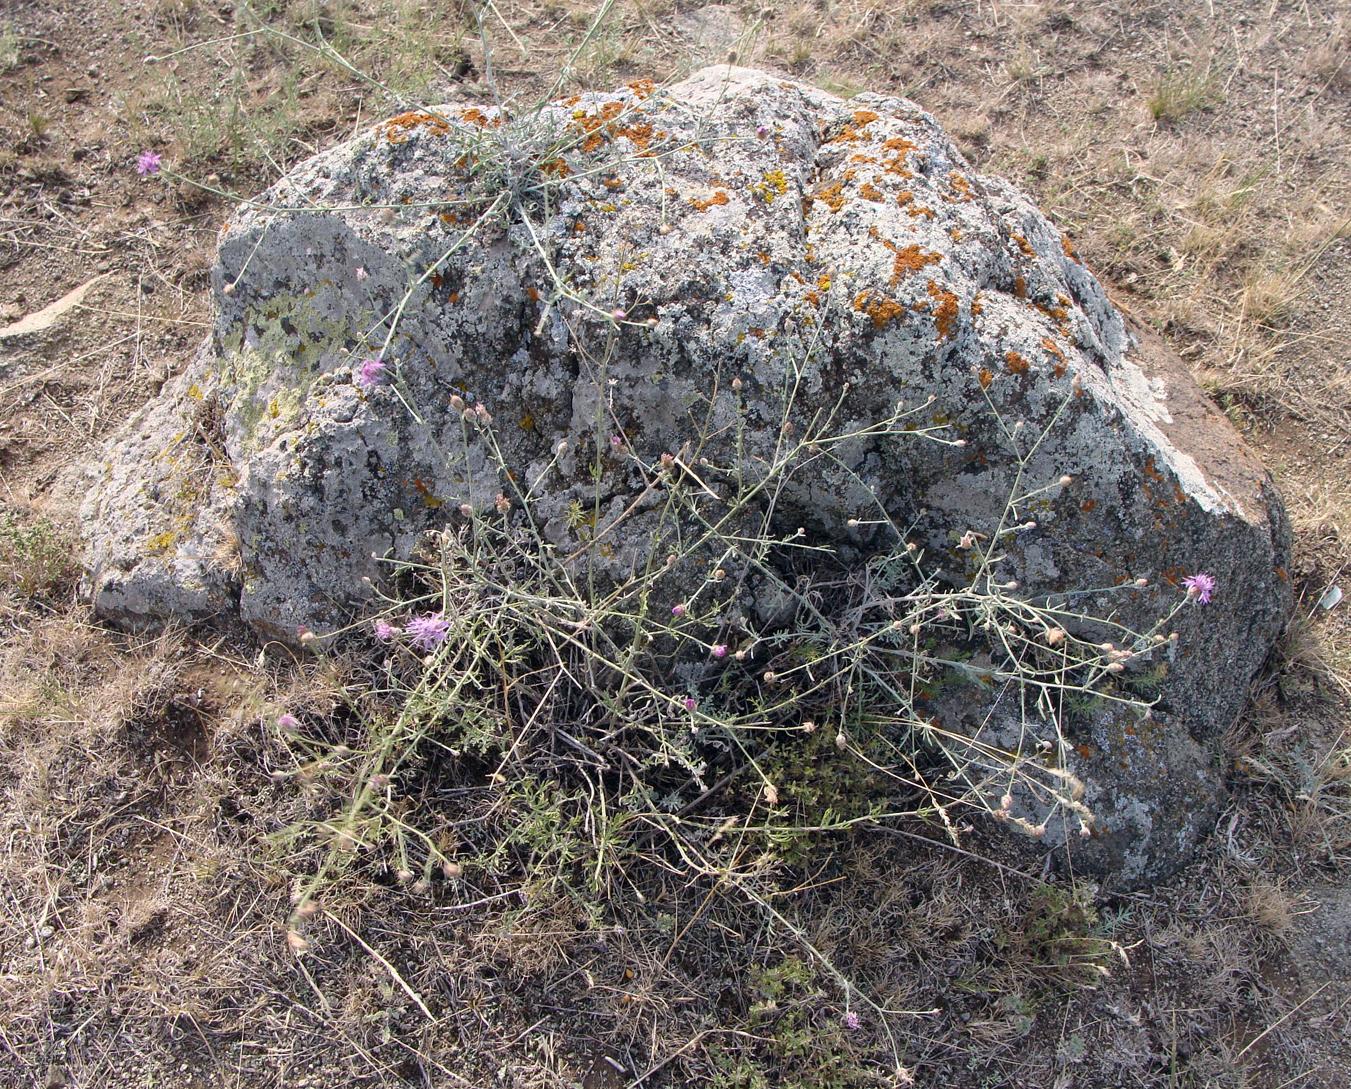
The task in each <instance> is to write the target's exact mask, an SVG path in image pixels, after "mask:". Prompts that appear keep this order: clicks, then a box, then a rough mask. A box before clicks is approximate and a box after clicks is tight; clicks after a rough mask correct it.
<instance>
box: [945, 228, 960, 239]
mask: <svg viewBox="0 0 1351 1089" xmlns="http://www.w3.org/2000/svg"><path fill="white" fill-rule="evenodd" d="M948 237H949V238H951V239H952V240H953V241H954V242H960V241H961V240H962V229H961V228H960V227H949V228H948Z"/></svg>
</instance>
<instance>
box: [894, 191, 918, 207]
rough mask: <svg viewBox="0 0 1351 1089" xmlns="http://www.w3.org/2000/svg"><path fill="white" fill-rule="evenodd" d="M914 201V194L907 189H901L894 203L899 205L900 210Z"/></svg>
mask: <svg viewBox="0 0 1351 1089" xmlns="http://www.w3.org/2000/svg"><path fill="white" fill-rule="evenodd" d="M914 199H915V194H914V193H912V192H911V191H910V190H909V189H902V190H901V191H900V192H899V193H897V194H896V203H897V204H899V205H900V206H901V207H902V208H904V207H905V206H906V205H907V204H909V203H910V202H911V201H912V200H914Z"/></svg>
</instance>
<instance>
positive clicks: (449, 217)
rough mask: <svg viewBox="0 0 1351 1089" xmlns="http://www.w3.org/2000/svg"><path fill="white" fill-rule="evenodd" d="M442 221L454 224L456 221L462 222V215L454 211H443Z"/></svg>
mask: <svg viewBox="0 0 1351 1089" xmlns="http://www.w3.org/2000/svg"><path fill="white" fill-rule="evenodd" d="M441 222H442V223H449V224H451V225H452V226H454V225H455V224H456V223H458V222H460V217H459V216H457V215H456V214H455V213H454V212H442V213H441Z"/></svg>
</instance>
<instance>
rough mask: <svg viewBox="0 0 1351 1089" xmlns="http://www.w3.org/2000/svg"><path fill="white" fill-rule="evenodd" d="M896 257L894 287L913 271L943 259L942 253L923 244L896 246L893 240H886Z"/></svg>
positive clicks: (893, 269) (892, 271)
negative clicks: (935, 251) (927, 248)
mask: <svg viewBox="0 0 1351 1089" xmlns="http://www.w3.org/2000/svg"><path fill="white" fill-rule="evenodd" d="M883 245H884V246H886V247H887V249H889V250H890V251H891V252H892V253H893V254H895V258H894V259H893V260H892V262H891V283H892V286H893V287H894V286H895V285H896V284H898V283H900V282H901V280H903V279H904V278H905V277H906V276H908V275H909V274H910V273H912V272H919V271H920V269H922V268H924V266H925V265H936V264H937V263H938V262H939V261H941V260H943V255H942V254H941V253H934V252H933V251H932V250H926V249H925V248H924V247H923V246H917V245H915V244H913V243H912V244H911V245H909V246H900V247H898V246H896V245H894V244H893V243H891V242H884V243H883Z"/></svg>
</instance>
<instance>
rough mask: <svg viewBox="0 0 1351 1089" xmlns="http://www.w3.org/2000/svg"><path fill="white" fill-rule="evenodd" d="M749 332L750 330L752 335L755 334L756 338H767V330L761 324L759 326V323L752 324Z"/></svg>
mask: <svg viewBox="0 0 1351 1089" xmlns="http://www.w3.org/2000/svg"><path fill="white" fill-rule="evenodd" d="M749 332H750V334H751V336H753V337H754V338H755V339H756V340H764V339H765V331H764V329H762V328H761V327H760V326H758V325H752V326H751V327H750V330H749Z"/></svg>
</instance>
